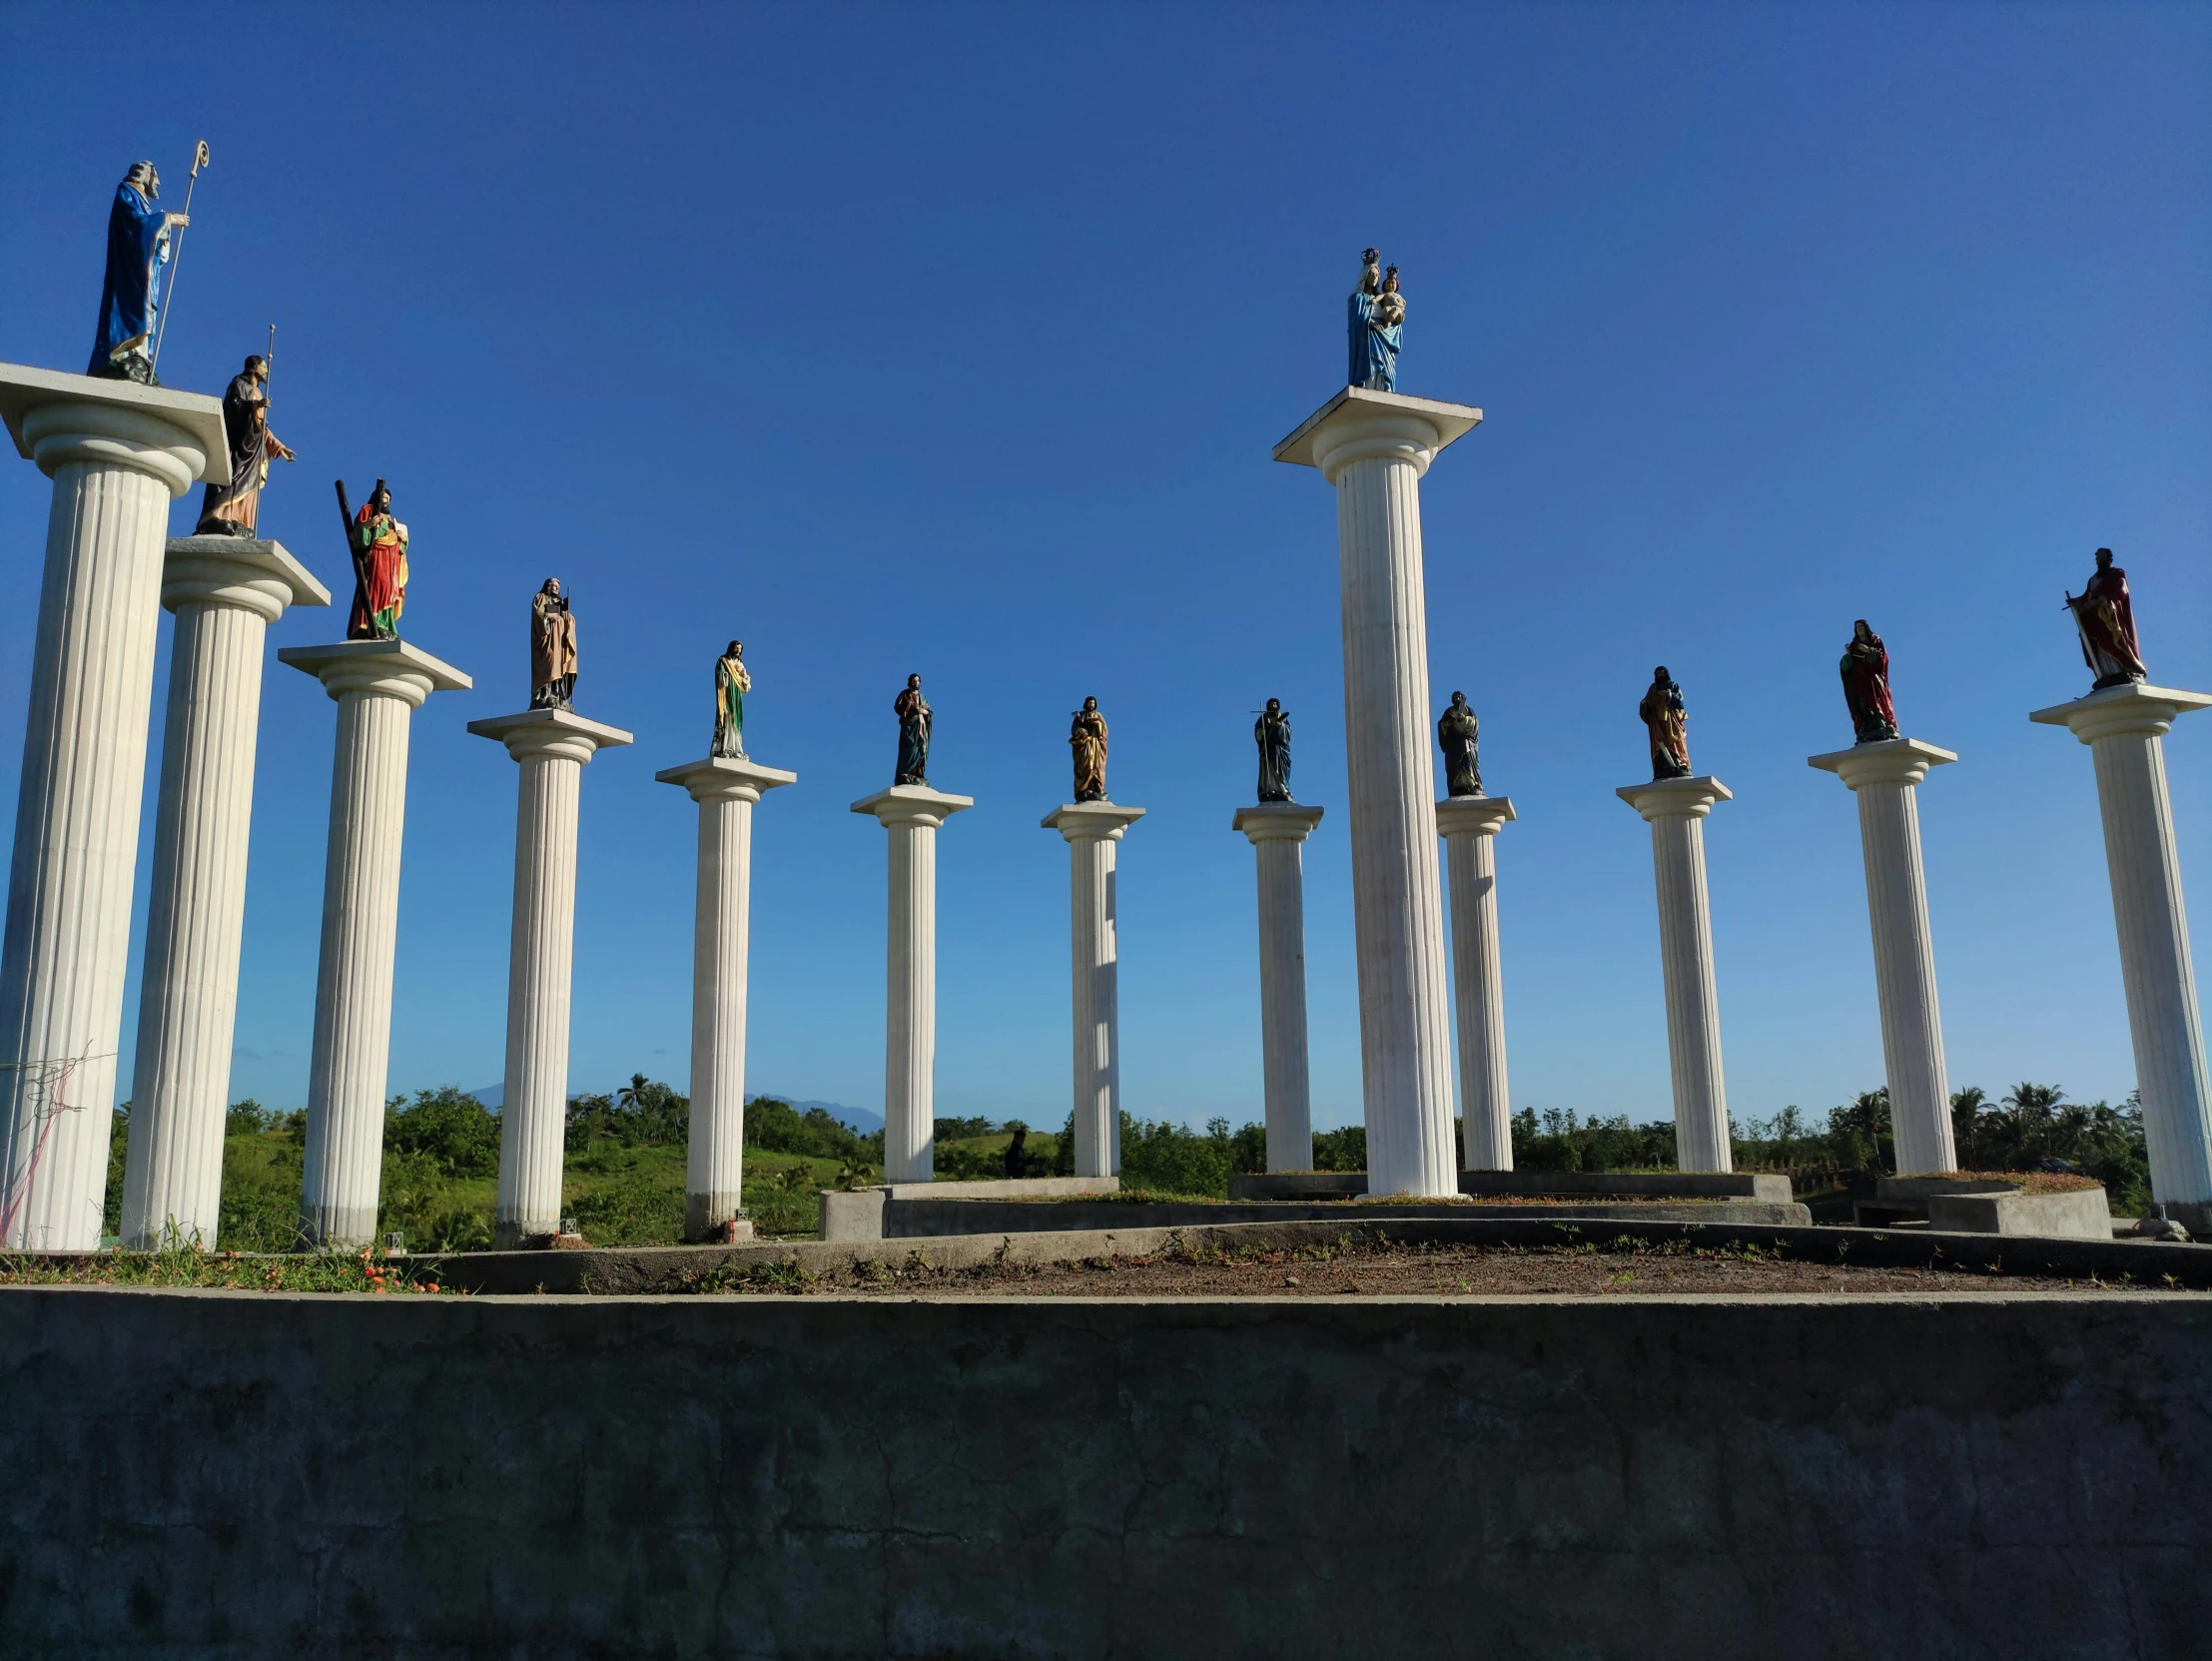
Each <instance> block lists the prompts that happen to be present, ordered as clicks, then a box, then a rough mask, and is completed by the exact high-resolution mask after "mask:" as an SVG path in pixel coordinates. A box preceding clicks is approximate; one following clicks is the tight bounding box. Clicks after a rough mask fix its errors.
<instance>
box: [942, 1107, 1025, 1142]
mask: <svg viewBox="0 0 2212 1661" xmlns="http://www.w3.org/2000/svg"><path fill="white" fill-rule="evenodd" d="M1002 1129H1005V1130H1009V1131H1011V1130H1013V1129H1014V1127H1013V1126H1012V1125H1011V1124H1010V1125H1006V1126H1004V1127H1002V1126H1000V1125H999V1124H997V1123H996V1122H995V1121H993V1120H989V1119H983V1118H980V1117H976V1116H970V1117H968V1118H965V1119H963V1118H960V1117H958V1116H952V1117H948V1116H947V1115H945V1114H939V1115H938V1116H937V1133H936V1134H937V1140H938V1141H939V1142H971V1141H973V1140H974V1139H975V1138H977V1137H988V1136H996V1135H997V1134H998V1133H999V1131H1000V1130H1002Z"/></svg>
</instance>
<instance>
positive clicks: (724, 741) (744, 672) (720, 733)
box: [714, 640, 753, 761]
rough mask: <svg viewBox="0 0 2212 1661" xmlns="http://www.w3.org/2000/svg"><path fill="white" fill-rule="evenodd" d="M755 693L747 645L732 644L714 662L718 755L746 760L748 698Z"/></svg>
mask: <svg viewBox="0 0 2212 1661" xmlns="http://www.w3.org/2000/svg"><path fill="white" fill-rule="evenodd" d="M752 689H753V676H752V672H751V671H750V670H748V669H747V668H746V667H745V642H744V641H742V640H732V641H731V642H730V643H729V644H728V645H727V646H726V647H724V648H723V651H722V655H721V656H720V657H718V658H716V659H715V662H714V754H716V755H718V756H728V757H729V758H730V759H732V760H734V761H743V760H744V759H745V694H746V693H748V692H750V691H751V690H752Z"/></svg>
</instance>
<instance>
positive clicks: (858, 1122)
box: [468, 1080, 883, 1137]
mask: <svg viewBox="0 0 2212 1661" xmlns="http://www.w3.org/2000/svg"><path fill="white" fill-rule="evenodd" d="M468 1094H469V1095H471V1096H473V1097H474V1098H475V1099H476V1100H477V1101H479V1102H481V1103H482V1104H483V1105H484V1106H485V1107H487V1108H489V1109H490V1110H491V1111H492V1112H493V1113H497V1112H498V1111H499V1109H500V1108H501V1107H502V1106H503V1105H504V1104H505V1102H506V1095H507V1087H506V1082H505V1081H504V1080H501V1081H500V1082H499V1083H498V1084H495V1085H485V1086H484V1087H483V1089H481V1090H472V1091H470V1092H468ZM753 1094H754V1095H755V1096H773V1097H774V1098H775V1099H776V1100H777V1101H779V1102H789V1103H790V1104H791V1105H792V1107H793V1108H794V1109H796V1110H797V1111H798V1112H800V1113H805V1112H806V1111H807V1110H808V1109H809V1108H820V1109H821V1110H822V1111H823V1112H824V1113H826V1114H828V1115H829V1116H830V1117H831V1118H832V1119H834V1120H836V1121H837V1122H838V1123H839V1124H840V1125H843V1126H844V1127H845V1128H846V1129H847V1130H849V1131H851V1132H852V1133H853V1134H854V1135H855V1136H863V1137H867V1136H874V1135H875V1134H876V1133H877V1132H878V1131H880V1130H882V1129H883V1115H882V1114H880V1113H870V1112H869V1111H868V1110H867V1109H866V1108H848V1107H846V1106H844V1105H843V1104H841V1103H837V1102H811V1101H801V1100H800V1099H799V1098H798V1097H796V1096H786V1095H784V1093H783V1092H782V1091H780V1090H756V1091H754V1092H753Z"/></svg>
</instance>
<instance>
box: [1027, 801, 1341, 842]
mask: <svg viewBox="0 0 2212 1661" xmlns="http://www.w3.org/2000/svg"><path fill="white" fill-rule="evenodd" d="M1061 811H1062V812H1063V813H1067V812H1070V811H1072V810H1071V809H1068V808H1063V809H1061ZM1320 822H1321V809H1319V808H1317V807H1307V806H1306V805H1305V804H1304V803H1303V802H1254V803H1253V804H1252V805H1251V806H1250V807H1240V808H1238V809H1237V810H1236V817H1235V818H1233V819H1231V820H1230V821H1229V829H1230V830H1240V831H1242V832H1243V833H1244V834H1245V835H1246V836H1248V837H1250V838H1251V841H1252V846H1253V847H1255V848H1256V847H1258V846H1259V845H1260V844H1261V843H1262V842H1303V841H1304V840H1305V839H1306V836H1307V835H1308V833H1310V832H1311V831H1312V829H1313V827H1314V826H1315V825H1318V824H1319V823H1320ZM1047 823H1048V824H1049V823H1051V821H1050V820H1048V821H1047Z"/></svg>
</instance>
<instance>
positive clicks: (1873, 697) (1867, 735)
mask: <svg viewBox="0 0 2212 1661" xmlns="http://www.w3.org/2000/svg"><path fill="white" fill-rule="evenodd" d="M1842 667H1843V702H1844V703H1845V704H1846V705H1847V706H1848V707H1849V709H1850V712H1851V734H1852V738H1853V741H1854V742H1856V743H1860V744H1878V743H1880V742H1881V741H1882V740H1883V739H1886V738H1894V737H1896V735H1897V707H1896V705H1895V704H1893V703H1891V702H1890V701H1889V650H1888V648H1887V647H1886V646H1884V645H1883V644H1882V643H1881V636H1880V635H1878V634H1876V633H1875V632H1874V631H1873V630H1872V629H1870V628H1868V627H1867V626H1866V619H1865V618H1863V617H1861V618H1859V619H1858V620H1857V621H1856V622H1854V623H1852V624H1851V638H1850V644H1849V645H1847V646H1845V647H1844V648H1843V665H1842Z"/></svg>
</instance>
